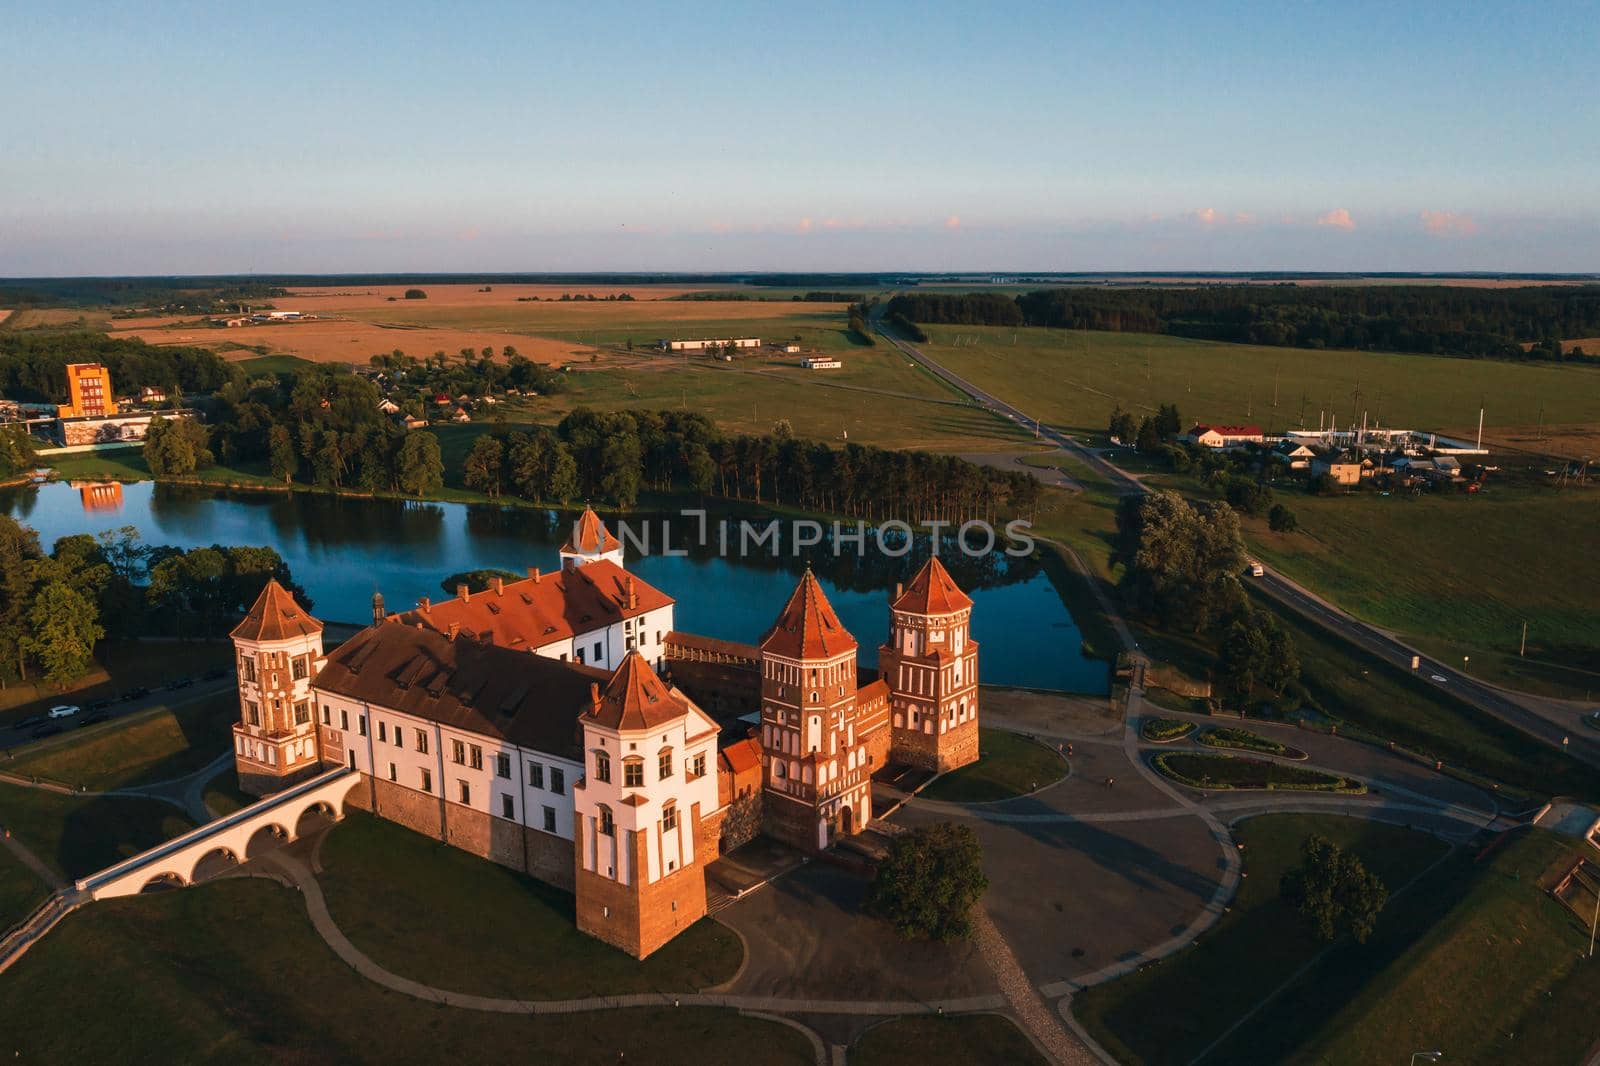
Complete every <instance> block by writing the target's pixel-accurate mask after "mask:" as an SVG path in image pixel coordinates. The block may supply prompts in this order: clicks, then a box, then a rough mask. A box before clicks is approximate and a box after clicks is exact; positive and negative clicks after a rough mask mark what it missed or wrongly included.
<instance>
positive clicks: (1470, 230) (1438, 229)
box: [1417, 211, 1478, 237]
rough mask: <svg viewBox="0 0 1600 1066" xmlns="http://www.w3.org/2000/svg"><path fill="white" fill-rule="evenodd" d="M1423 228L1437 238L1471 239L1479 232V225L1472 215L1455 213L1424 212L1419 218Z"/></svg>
mask: <svg viewBox="0 0 1600 1066" xmlns="http://www.w3.org/2000/svg"><path fill="white" fill-rule="evenodd" d="M1417 217H1418V219H1419V220H1420V221H1421V222H1422V228H1423V229H1424V230H1426V231H1427V232H1428V233H1431V234H1433V235H1434V236H1435V237H1470V236H1472V235H1473V234H1475V233H1477V232H1478V224H1477V223H1476V222H1474V221H1473V220H1472V216H1470V215H1458V214H1456V213H1455V212H1454V211H1424V212H1422V213H1421V214H1420V215H1418V216H1417Z"/></svg>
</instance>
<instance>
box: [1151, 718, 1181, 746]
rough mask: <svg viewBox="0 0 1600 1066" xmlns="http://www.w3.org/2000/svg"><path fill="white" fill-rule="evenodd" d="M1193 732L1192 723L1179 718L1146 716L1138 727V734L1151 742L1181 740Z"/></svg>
mask: <svg viewBox="0 0 1600 1066" xmlns="http://www.w3.org/2000/svg"><path fill="white" fill-rule="evenodd" d="M1193 732H1194V723H1193V722H1185V721H1183V720H1182V719H1179V718H1146V719H1145V720H1144V724H1143V725H1142V726H1140V727H1139V735H1140V736H1142V737H1144V739H1146V740H1148V741H1150V742H1151V743H1153V744H1168V743H1171V742H1172V741H1174V740H1182V739H1183V738H1184V737H1186V736H1188V735H1189V734H1190V733H1193Z"/></svg>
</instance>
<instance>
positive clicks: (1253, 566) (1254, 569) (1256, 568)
mask: <svg viewBox="0 0 1600 1066" xmlns="http://www.w3.org/2000/svg"><path fill="white" fill-rule="evenodd" d="M1249 565H1250V576H1251V577H1266V576H1267V568H1266V567H1264V566H1262V565H1261V564H1260V563H1258V562H1256V561H1255V560H1254V559H1251V560H1250V564H1249Z"/></svg>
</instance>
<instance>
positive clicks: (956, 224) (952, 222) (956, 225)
mask: <svg viewBox="0 0 1600 1066" xmlns="http://www.w3.org/2000/svg"><path fill="white" fill-rule="evenodd" d="M944 228H945V229H960V228H961V218H960V216H959V215H951V216H950V217H949V218H947V219H945V220H944Z"/></svg>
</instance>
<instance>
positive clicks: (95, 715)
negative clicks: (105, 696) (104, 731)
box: [83, 711, 111, 725]
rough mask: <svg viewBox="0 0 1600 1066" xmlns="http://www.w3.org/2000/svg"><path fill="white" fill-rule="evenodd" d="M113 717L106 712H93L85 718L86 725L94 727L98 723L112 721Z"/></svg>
mask: <svg viewBox="0 0 1600 1066" xmlns="http://www.w3.org/2000/svg"><path fill="white" fill-rule="evenodd" d="M110 720H111V716H110V715H109V714H107V713H106V712H105V711H91V712H89V713H88V714H86V715H84V716H83V724H84V725H94V724H95V723H96V722H106V721H110Z"/></svg>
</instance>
